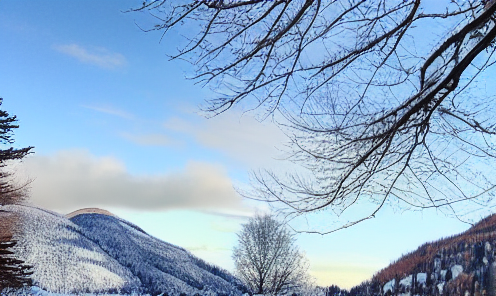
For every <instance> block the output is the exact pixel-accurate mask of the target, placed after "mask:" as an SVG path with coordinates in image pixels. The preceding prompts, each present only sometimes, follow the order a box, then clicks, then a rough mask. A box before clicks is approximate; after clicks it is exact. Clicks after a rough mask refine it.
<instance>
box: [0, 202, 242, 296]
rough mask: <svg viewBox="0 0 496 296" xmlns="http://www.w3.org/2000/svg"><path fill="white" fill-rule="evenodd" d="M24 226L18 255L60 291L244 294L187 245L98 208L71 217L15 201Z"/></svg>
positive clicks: (40, 281) (39, 279)
mask: <svg viewBox="0 0 496 296" xmlns="http://www.w3.org/2000/svg"><path fill="white" fill-rule="evenodd" d="M2 209H3V210H8V211H11V212H14V213H16V214H17V215H18V216H19V218H20V219H21V221H23V223H22V225H23V226H22V229H18V231H16V233H14V237H13V238H14V239H16V240H17V241H18V244H17V245H16V246H15V248H16V250H15V251H16V256H18V257H19V259H21V260H24V261H25V262H26V263H27V264H29V265H32V266H33V271H34V273H33V276H32V278H33V280H34V282H35V284H36V285H38V286H39V287H41V288H42V289H44V290H47V291H51V292H60V293H69V292H72V293H79V292H94V293H96V292H121V293H130V292H139V293H150V294H154V295H157V294H160V293H163V292H167V294H168V295H180V294H181V293H185V294H187V295H195V294H199V295H241V294H242V291H244V290H245V289H244V287H243V285H242V284H241V282H240V281H239V280H238V279H236V278H235V277H233V276H232V275H230V274H229V273H228V272H227V271H224V270H222V269H220V268H218V267H215V266H213V265H210V264H208V263H206V262H204V261H202V260H201V259H199V258H196V257H195V256H193V255H192V254H191V253H189V252H188V251H187V250H185V249H183V248H180V247H177V246H174V245H172V244H169V243H166V242H163V241H161V240H159V239H156V238H154V237H152V236H150V235H148V234H147V233H145V232H144V231H143V230H142V229H140V228H139V227H138V226H136V225H134V224H132V223H129V222H127V221H124V220H122V219H120V218H118V217H116V216H114V215H112V214H111V213H109V212H107V211H104V210H99V209H86V210H81V211H77V212H74V213H71V214H70V215H68V217H70V218H68V217H65V216H63V215H60V214H57V213H54V212H50V211H46V210H43V209H40V208H35V207H28V206H19V205H11V206H4V207H2Z"/></svg>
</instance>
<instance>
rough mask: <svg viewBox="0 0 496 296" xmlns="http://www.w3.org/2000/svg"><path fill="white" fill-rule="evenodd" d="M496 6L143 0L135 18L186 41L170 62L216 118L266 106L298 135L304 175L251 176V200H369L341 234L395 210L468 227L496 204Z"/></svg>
mask: <svg viewBox="0 0 496 296" xmlns="http://www.w3.org/2000/svg"><path fill="white" fill-rule="evenodd" d="M495 2H496V1H494V0H491V1H487V0H453V1H421V0H391V1H390V0H388V1H386V0H350V1H320V0H306V1H292V0H275V1H264V0H232V1H223V0H221V1H208V0H198V1H185V2H176V1H151V2H146V1H145V2H144V3H143V6H142V7H140V8H137V9H135V11H141V12H143V11H148V12H149V13H150V14H152V15H153V16H154V17H155V18H156V20H157V25H156V26H155V27H152V28H144V30H146V31H151V30H158V31H162V32H163V34H164V35H165V34H166V33H167V32H168V31H170V30H172V29H175V30H178V31H179V32H180V33H181V34H183V35H185V36H186V40H187V42H186V44H185V45H184V47H182V48H180V49H179V52H178V53H177V54H174V55H172V56H171V58H172V59H184V60H187V61H190V62H191V63H192V64H193V65H195V66H196V75H195V76H194V77H193V78H194V79H196V80H197V81H198V82H200V83H203V84H205V85H209V86H210V87H212V88H213V89H214V90H215V91H216V92H217V94H218V95H217V96H216V97H215V98H213V99H212V100H210V101H209V104H208V105H207V106H206V107H204V110H205V111H207V112H208V113H207V114H209V115H216V114H219V113H222V112H224V111H226V110H228V109H230V108H232V107H233V106H235V105H240V107H241V108H243V109H256V110H257V112H258V113H257V114H258V115H259V117H260V118H261V119H265V118H267V117H269V116H271V118H272V119H273V120H274V122H276V123H277V124H279V126H280V127H281V128H282V129H283V130H284V131H285V132H286V134H287V135H288V138H289V151H288V152H289V159H290V160H291V161H293V162H295V163H297V164H300V165H301V166H302V168H303V172H302V173H290V172H288V173H287V174H276V173H274V172H272V171H269V170H265V171H260V172H256V173H253V180H254V187H253V191H250V192H245V193H244V194H245V195H246V196H248V197H252V198H256V199H263V200H266V201H269V202H272V203H279V204H280V205H281V208H282V211H283V212H285V213H286V214H287V215H289V216H298V215H303V214H306V213H311V212H315V211H319V210H327V211H326V212H328V213H331V214H333V213H334V214H335V215H336V216H339V215H341V214H342V213H343V212H344V211H347V210H348V209H353V208H355V206H356V205H357V204H358V203H359V201H367V202H369V201H370V202H371V208H370V209H369V211H368V213H365V214H363V215H362V216H360V217H358V218H356V219H354V220H352V221H350V222H349V223H346V224H342V225H340V226H338V227H337V228H335V227H333V228H332V229H330V231H334V230H336V229H342V228H346V227H349V226H351V225H354V224H356V223H359V222H361V221H364V220H366V219H370V218H373V217H374V215H375V214H376V213H377V212H378V211H379V210H380V209H381V208H382V207H383V206H384V205H385V204H390V205H398V206H400V207H401V208H403V209H412V210H422V209H427V208H438V209H439V210H440V211H442V212H444V213H446V214H448V215H454V216H457V217H458V218H464V217H467V218H469V216H467V215H468V214H471V213H474V211H480V210H482V211H484V210H487V209H488V208H489V206H490V205H494V191H495V186H496V182H495V179H494V178H493V177H492V176H494V174H495V169H496V165H495V157H496V148H495V145H494V143H495V140H496V117H495V116H494V114H495V111H496V110H495V106H496V102H495V97H496V93H495V88H494V83H495V81H494V77H495V75H494V74H491V73H490V71H491V69H492V70H494V68H495V63H496V57H495V49H496V46H495V37H496V26H495V23H496V18H495V12H496V5H494V3H495ZM182 25H186V26H187V29H184V30H182V29H181V26H182ZM195 28H196V29H197V30H196V31H195V30H194V29H195ZM165 38H167V36H165ZM477 217H479V216H477ZM323 232H325V231H323Z"/></svg>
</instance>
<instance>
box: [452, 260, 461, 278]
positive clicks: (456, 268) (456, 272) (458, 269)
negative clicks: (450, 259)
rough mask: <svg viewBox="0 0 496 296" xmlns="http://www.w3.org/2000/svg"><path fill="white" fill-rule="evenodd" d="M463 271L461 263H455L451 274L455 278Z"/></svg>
mask: <svg viewBox="0 0 496 296" xmlns="http://www.w3.org/2000/svg"><path fill="white" fill-rule="evenodd" d="M462 272H463V266H461V265H458V264H457V265H453V267H451V274H452V276H453V279H455V278H456V277H457V276H458V275H459V274H460V273H462Z"/></svg>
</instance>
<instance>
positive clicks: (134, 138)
mask: <svg viewBox="0 0 496 296" xmlns="http://www.w3.org/2000/svg"><path fill="white" fill-rule="evenodd" d="M121 136H122V137H123V138H125V139H127V140H129V141H131V142H133V143H135V144H138V145H140V146H162V147H170V146H175V147H178V146H181V144H182V143H180V142H179V141H177V140H176V139H172V138H170V137H168V136H166V135H163V134H144V135H139V134H130V133H121Z"/></svg>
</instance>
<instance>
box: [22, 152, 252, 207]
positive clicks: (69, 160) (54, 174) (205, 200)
mask: <svg viewBox="0 0 496 296" xmlns="http://www.w3.org/2000/svg"><path fill="white" fill-rule="evenodd" d="M23 167H24V168H23V171H24V172H27V173H28V175H29V177H31V178H33V179H34V181H33V182H32V184H31V202H32V203H34V204H35V205H38V206H41V207H44V208H48V209H51V210H55V211H59V212H63V213H64V212H70V211H73V210H76V209H80V208H84V207H102V208H105V207H120V208H129V209H133V210H146V211H160V210H168V209H202V210H205V209H207V210H208V209H215V210H218V209H233V210H240V209H241V208H242V206H241V197H240V196H239V195H238V194H237V193H236V192H235V190H234V189H233V187H232V184H231V180H230V179H229V177H228V176H227V173H226V171H225V170H224V168H223V167H221V166H218V165H213V164H209V163H202V162H189V163H188V164H187V165H186V167H185V168H184V170H182V171H178V172H174V173H169V174H163V175H151V176H134V175H131V174H129V173H128V172H127V171H126V168H125V166H124V165H123V163H122V162H120V161H118V160H117V159H115V158H113V157H96V156H94V155H91V154H90V153H89V152H86V151H80V150H71V151H60V152H58V153H56V154H55V155H50V156H43V155H35V156H32V157H30V158H28V159H26V160H25V162H24V164H23Z"/></svg>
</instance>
